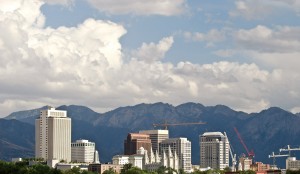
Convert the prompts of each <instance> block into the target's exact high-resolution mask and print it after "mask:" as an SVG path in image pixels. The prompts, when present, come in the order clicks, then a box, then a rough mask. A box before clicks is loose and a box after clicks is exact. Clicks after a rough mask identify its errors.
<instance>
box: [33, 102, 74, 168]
mask: <svg viewBox="0 0 300 174" xmlns="http://www.w3.org/2000/svg"><path fill="white" fill-rule="evenodd" d="M35 141H36V143H35V157H36V158H44V159H45V160H47V161H48V160H53V159H56V160H64V161H66V162H70V161H71V118H69V117H67V111H60V110H55V108H52V107H49V108H48V109H47V110H42V111H41V113H40V117H39V118H37V119H36V120H35Z"/></svg>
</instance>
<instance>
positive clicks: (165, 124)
mask: <svg viewBox="0 0 300 174" xmlns="http://www.w3.org/2000/svg"><path fill="white" fill-rule="evenodd" d="M195 124H206V123H205V122H193V123H166V122H165V123H163V124H153V127H158V126H160V127H164V128H165V129H166V130H167V129H168V126H181V125H195Z"/></svg>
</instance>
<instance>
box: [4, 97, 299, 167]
mask: <svg viewBox="0 0 300 174" xmlns="http://www.w3.org/2000/svg"><path fill="white" fill-rule="evenodd" d="M58 109H64V110H67V112H68V116H69V117H71V118H72V141H75V140H76V139H79V138H84V139H89V140H91V141H94V142H96V146H97V149H98V150H99V152H100V159H101V160H103V161H105V162H108V161H110V160H111V157H112V156H113V155H116V154H122V152H123V140H124V139H125V138H126V135H127V133H129V132H138V131H139V130H145V129H153V123H164V122H165V121H167V123H185V122H200V121H201V122H206V123H207V124H205V125H190V126H177V127H175V126H174V127H172V126H169V127H168V129H169V132H170V137H187V138H188V139H189V140H190V141H191V142H192V153H193V155H192V161H193V164H198V163H199V135H201V134H203V133H204V132H207V131H220V132H224V131H226V132H227V135H228V138H229V141H230V142H231V143H232V145H233V147H234V149H235V151H236V153H237V155H239V154H241V153H245V150H244V149H243V147H242V145H241V144H240V142H239V139H238V138H237V135H236V134H235V132H234V130H233V127H237V129H238V130H239V131H240V134H241V136H242V137H243V139H244V141H245V143H246V144H247V146H248V148H249V149H254V151H255V152H256V154H257V155H256V158H257V160H259V161H263V162H266V163H267V162H270V160H269V159H268V154H270V153H271V152H272V151H274V152H276V151H278V149H279V148H281V147H284V146H285V145H287V144H300V140H298V139H297V138H295V137H297V136H296V135H299V134H300V127H299V126H297V124H298V123H300V117H298V116H297V115H295V114H293V113H291V112H288V111H285V110H283V109H281V108H279V107H271V108H269V109H265V110H263V111H261V112H258V113H250V114H248V113H245V112H241V111H235V110H233V109H231V108H229V107H227V106H225V105H216V106H204V105H202V104H200V103H192V102H189V103H183V104H180V105H177V106H173V105H170V104H168V103H162V102H159V103H154V104H145V103H141V104H138V105H134V106H128V107H120V108H117V109H114V110H111V111H109V112H106V113H97V112H94V111H93V110H92V109H90V108H88V107H85V106H77V105H69V106H66V105H62V106H60V107H58ZM20 113H22V114H24V113H26V112H20ZM14 116H15V117H14V118H17V119H18V117H17V116H16V114H15V115H14ZM25 117H26V116H25ZM26 119H27V120H24V115H23V116H20V117H19V121H23V122H26V121H27V123H28V122H29V123H30V124H31V125H32V126H33V125H34V119H35V116H32V115H31V117H26ZM0 131H1V127H0ZM95 133H96V134H95ZM278 140H280V141H278ZM109 142H110V143H109Z"/></svg>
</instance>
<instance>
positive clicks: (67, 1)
mask: <svg viewBox="0 0 300 174" xmlns="http://www.w3.org/2000/svg"><path fill="white" fill-rule="evenodd" d="M43 1H44V2H46V3H47V4H51V5H54V4H60V5H65V6H68V5H72V4H73V3H74V0H43Z"/></svg>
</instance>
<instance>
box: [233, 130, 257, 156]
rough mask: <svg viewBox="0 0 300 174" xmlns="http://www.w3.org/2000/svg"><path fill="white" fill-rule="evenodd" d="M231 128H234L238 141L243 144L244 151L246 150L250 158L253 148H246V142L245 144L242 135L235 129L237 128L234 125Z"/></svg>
mask: <svg viewBox="0 0 300 174" xmlns="http://www.w3.org/2000/svg"><path fill="white" fill-rule="evenodd" d="M233 129H234V131H235V133H236V134H237V136H238V138H239V140H240V142H241V143H242V145H243V146H244V149H245V150H246V152H247V154H248V156H249V158H251V159H252V158H253V157H254V156H255V154H254V151H253V150H251V151H249V150H248V147H247V146H246V144H245V142H244V140H243V138H242V136H241V135H240V133H239V131H238V130H237V128H236V127H234V128H233Z"/></svg>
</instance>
